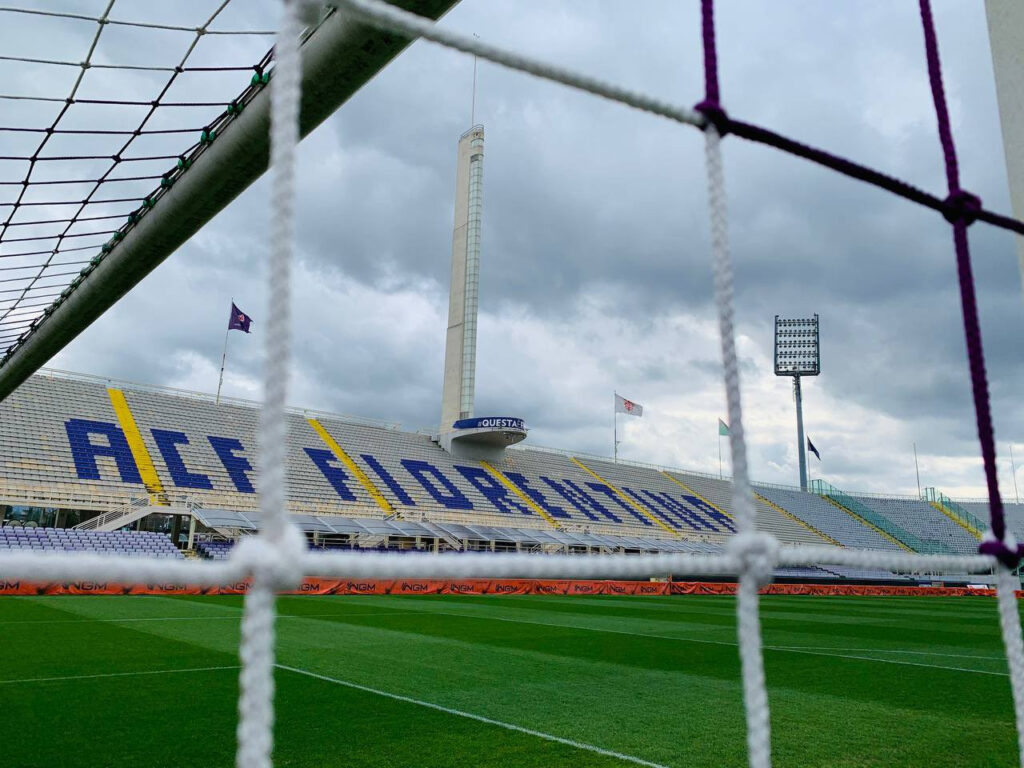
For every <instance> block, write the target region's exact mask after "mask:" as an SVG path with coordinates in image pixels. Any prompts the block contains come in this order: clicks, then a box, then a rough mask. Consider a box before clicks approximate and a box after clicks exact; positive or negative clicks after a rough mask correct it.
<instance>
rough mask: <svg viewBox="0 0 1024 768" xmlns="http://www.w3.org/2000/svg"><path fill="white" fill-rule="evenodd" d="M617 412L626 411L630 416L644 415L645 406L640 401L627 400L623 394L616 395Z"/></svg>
mask: <svg viewBox="0 0 1024 768" xmlns="http://www.w3.org/2000/svg"><path fill="white" fill-rule="evenodd" d="M615 412H616V413H625V414H628V415H629V416H643V415H644V407H643V406H642V405H640V403H634V402H633V401H632V400H627V399H626V398H624V397H623V396H622V395H615Z"/></svg>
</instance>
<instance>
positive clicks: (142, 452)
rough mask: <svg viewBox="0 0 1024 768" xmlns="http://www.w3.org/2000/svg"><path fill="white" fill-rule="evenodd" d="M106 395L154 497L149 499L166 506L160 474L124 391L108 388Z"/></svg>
mask: <svg viewBox="0 0 1024 768" xmlns="http://www.w3.org/2000/svg"><path fill="white" fill-rule="evenodd" d="M107 395H109V396H110V404H111V405H112V406H114V413H115V414H117V421H118V423H119V424H120V425H121V431H122V432H123V433H124V437H125V439H126V440H127V441H128V447H129V448H130V449H131V452H132V458H133V459H135V466H136V467H138V469H139V476H140V477H141V478H142V484H143V485H145V486H146V490H147V491H149V493H150V494H151V495H152V496H155V497H156V498H155V499H151V501H152V502H153V503H154V504H156V505H158V506H161V507H166V506H167V497H166V496H165V495H164V486H163V483H161V482H160V475H158V474H157V473H156V467H155V466H154V465H153V458H152V457H151V456H150V455H149V449H148V448H146V443H145V441H144V440H143V439H142V433H141V432H139V426H138V425H137V424H136V423H135V417H134V416H133V415H132V410H131V408H129V407H128V401H127V400H125V397H124V392H122V391H121V390H120V389H110V388H108V389H107Z"/></svg>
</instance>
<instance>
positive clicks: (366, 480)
mask: <svg viewBox="0 0 1024 768" xmlns="http://www.w3.org/2000/svg"><path fill="white" fill-rule="evenodd" d="M307 421H308V422H309V425H310V426H311V427H313V429H314V430H315V431H316V433H317V434H318V435H320V439H321V440H323V441H324V445H326V446H327V447H328V448H330V449H331V453H333V454H334V455H335V456H336V457H337V458H338V461H340V462H341V463H342V464H344V465H345V466H346V467H347V468H348V471H349V472H351V473H352V474H353V475H354V476H355V478H356V480H358V481H359V482H360V484H362V486H363V488H365V489H366V492H367V493H368V494H370V498H371V499H373V500H374V501H375V502H376V503H377V506H378V507H380V508H381V509H383V510H384V511H385V512H387V513H388V514H391V513H392V512H394V508H393V507H392V506H391V503H390V502H389V501H388V500H387V499H385V498H384V494H382V493H381V492H380V491H379V490H377V486H375V485H374V484H373V481H372V480H371V479H370V477H369V476H368V475H367V474H366V473H365V472H363V470H362V469H360V468H359V465H358V464H356V463H355V462H354V461H352V457H351V456H349V455H348V454H347V453H345V450H344V449H343V448H342V447H341V446H340V445H338V441H337V440H335V439H334V438H333V437H332V436H331V433H330V432H328V431H327V430H326V429H324V426H323V424H321V423H320V422H319V421H317V420H316V419H307Z"/></svg>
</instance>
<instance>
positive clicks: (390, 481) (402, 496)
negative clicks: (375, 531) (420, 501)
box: [360, 453, 416, 507]
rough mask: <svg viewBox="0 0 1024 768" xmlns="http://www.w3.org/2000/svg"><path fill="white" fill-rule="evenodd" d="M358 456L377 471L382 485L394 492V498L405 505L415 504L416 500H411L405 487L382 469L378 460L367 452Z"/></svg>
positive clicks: (412, 505) (411, 505)
mask: <svg viewBox="0 0 1024 768" xmlns="http://www.w3.org/2000/svg"><path fill="white" fill-rule="evenodd" d="M360 456H362V457H363V461H365V462H366V465H367V466H368V467H369V468H370V469H372V470H373V471H374V472H376V473H377V477H379V478H380V479H381V480H382V481H383V482H384V485H386V486H387V487H388V488H390V489H391V492H392V493H393V494H395V498H396V499H398V500H399V501H400V502H402V503H403V504H405V506H407V507H415V506H416V502H415V501H413V500H412V496H410V495H409V494H408V493H406V492H405V488H403V487H402V486H400V485H399V484H398V481H397V480H395V478H393V477H392V476H391V473H390V472H388V471H387V470H386V469H384V467H383V466H382V465H381V463H380V462H379V461H377V459H375V458H374V457H373V456H371V455H370V454H368V453H362V454H360Z"/></svg>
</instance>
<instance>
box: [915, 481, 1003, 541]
mask: <svg viewBox="0 0 1024 768" xmlns="http://www.w3.org/2000/svg"><path fill="white" fill-rule="evenodd" d="M924 497H925V499H927V501H928V504H929V505H930V506H931V507H932V508H934V509H937V510H938V511H939V512H941V513H942V514H944V515H945V516H946V517H948V518H949V519H950V520H952V521H953V522H954V523H956V524H957V525H959V526H960V527H961V528H963V529H964V530H965V531H967V532H968V533H969V534H971V536H973V537H974V538H975V539H977V540H978V541H980V540H981V537H982V535H983V532H984V531H985V530H986V529H987V528H988V526H987V525H985V523H983V522H981V520H979V519H978V518H977V517H975V516H974V515H972V514H971V513H970V512H969V511H968V510H967V509H966V508H965V507H963V506H961V505H960V504H958V503H957V502H955V501H953V500H952V499H951V498H949V497H948V496H946V495H945V494H944V493H942V492H941V491H939V490H938V489H937V488H925V489H924Z"/></svg>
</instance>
